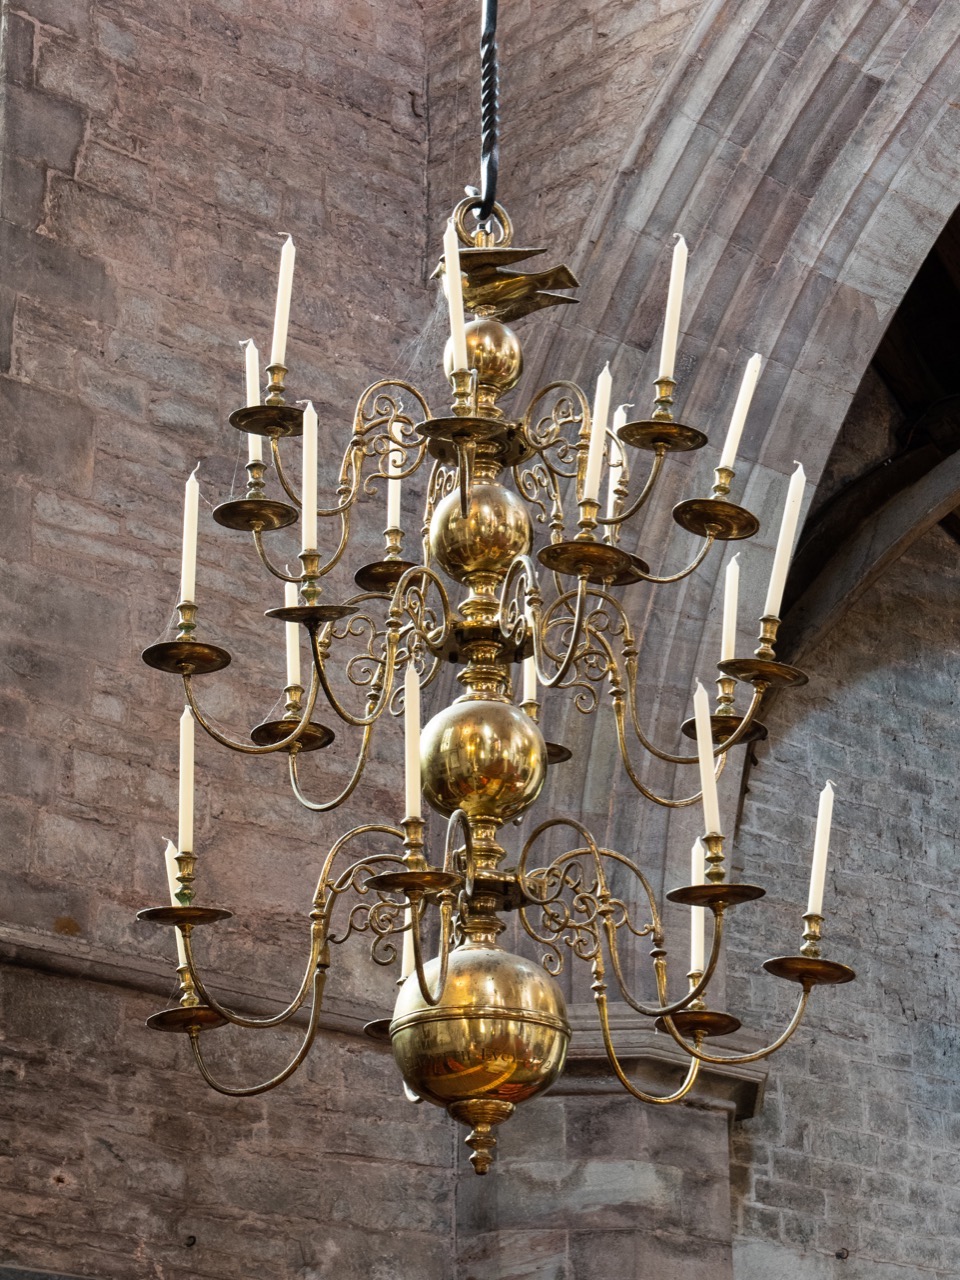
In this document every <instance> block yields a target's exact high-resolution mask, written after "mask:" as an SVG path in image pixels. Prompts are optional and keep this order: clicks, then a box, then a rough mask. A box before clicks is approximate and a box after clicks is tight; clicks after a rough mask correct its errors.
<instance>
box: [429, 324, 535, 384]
mask: <svg viewBox="0 0 960 1280" xmlns="http://www.w3.org/2000/svg"><path fill="white" fill-rule="evenodd" d="M464 328H465V331H466V335H467V365H468V366H469V367H470V368H471V369H476V371H477V382H478V383H479V384H480V386H482V387H489V388H490V389H491V390H492V391H493V392H494V394H495V395H496V396H500V395H503V393H504V392H505V391H509V390H510V388H511V387H515V386H516V385H517V383H518V382H519V381H520V375H521V373H522V372H523V355H522V354H521V351H520V343H519V341H518V340H517V335H516V334H515V333H514V332H513V330H512V329H508V328H507V326H506V325H505V324H502V323H501V322H500V321H499V320H491V319H489V318H488V317H483V316H482V317H480V319H478V320H471V321H470V323H469V324H467V325H465V326H464ZM443 368H444V371H445V373H446V375H447V377H448V378H449V377H450V374H451V373H452V372H453V339H452V338H448V339H447V345H446V346H445V347H444V349H443Z"/></svg>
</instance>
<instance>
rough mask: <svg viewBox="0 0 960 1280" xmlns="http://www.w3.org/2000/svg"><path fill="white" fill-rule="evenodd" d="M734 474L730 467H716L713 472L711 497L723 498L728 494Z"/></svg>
mask: <svg viewBox="0 0 960 1280" xmlns="http://www.w3.org/2000/svg"><path fill="white" fill-rule="evenodd" d="M735 475H736V472H735V471H734V470H733V468H732V467H716V468H715V469H714V472H713V496H714V497H715V498H725V497H726V496H727V494H728V493H729V492H730V486H731V484H732V483H733V477H734V476H735Z"/></svg>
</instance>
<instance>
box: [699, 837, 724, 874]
mask: <svg viewBox="0 0 960 1280" xmlns="http://www.w3.org/2000/svg"><path fill="white" fill-rule="evenodd" d="M700 838H701V840H702V841H703V844H704V848H705V849H706V851H707V858H706V862H707V873H706V879H707V881H708V882H709V883H710V884H723V879H724V870H723V836H721V835H717V833H716V832H710V833H709V834H708V835H705V836H701V837H700Z"/></svg>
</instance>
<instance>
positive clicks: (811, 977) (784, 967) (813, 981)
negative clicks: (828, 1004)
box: [763, 956, 857, 987]
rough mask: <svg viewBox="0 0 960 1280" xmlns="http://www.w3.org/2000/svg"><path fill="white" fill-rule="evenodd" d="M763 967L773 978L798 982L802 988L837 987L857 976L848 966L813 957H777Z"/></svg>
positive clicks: (764, 963)
mask: <svg viewBox="0 0 960 1280" xmlns="http://www.w3.org/2000/svg"><path fill="white" fill-rule="evenodd" d="M763 967H764V969H766V971H767V973H772V974H773V976H774V977H775V978H785V979H786V980H787V981H788V982H799V983H800V984H801V986H804V987H819V986H837V985H838V984H839V983H841V982H852V981H853V980H854V978H855V977H856V976H857V975H856V973H855V972H854V970H853V969H851V968H850V967H849V965H845V964H838V963H837V961H836V960H820V959H819V958H817V957H815V956H777V957H776V958H775V959H774V960H765V961H764V962H763Z"/></svg>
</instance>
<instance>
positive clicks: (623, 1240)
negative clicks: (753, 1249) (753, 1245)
mask: <svg viewBox="0 0 960 1280" xmlns="http://www.w3.org/2000/svg"><path fill="white" fill-rule="evenodd" d="M570 1261H571V1270H572V1272H573V1274H574V1275H575V1276H576V1277H577V1280H611V1277H613V1276H624V1277H626V1276H652V1275H660V1276H664V1277H669V1278H670V1280H696V1278H697V1277H699V1276H703V1275H704V1274H707V1275H709V1276H710V1278H711V1280H733V1276H734V1272H733V1268H732V1265H731V1259H730V1251H729V1246H728V1245H726V1244H723V1243H713V1242H709V1241H704V1240H692V1239H691V1238H690V1237H688V1236H685V1235H681V1234H673V1233H672V1232H668V1231H657V1232H653V1231H649V1232H648V1231H638V1230H632V1231H597V1232H581V1231H577V1232H575V1233H574V1234H573V1235H572V1236H571V1239H570ZM738 1280H739V1277H738ZM765 1280H768V1278H765Z"/></svg>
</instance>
